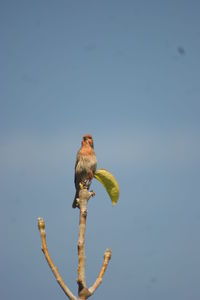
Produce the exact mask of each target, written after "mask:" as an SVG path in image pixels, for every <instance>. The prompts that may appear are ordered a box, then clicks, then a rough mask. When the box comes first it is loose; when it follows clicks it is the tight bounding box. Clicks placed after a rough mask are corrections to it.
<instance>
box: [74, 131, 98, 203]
mask: <svg viewBox="0 0 200 300" xmlns="http://www.w3.org/2000/svg"><path fill="white" fill-rule="evenodd" d="M96 168H97V160H96V155H95V152H94V144H93V139H92V136H91V135H89V134H86V135H84V136H83V139H82V142H81V148H80V149H79V151H78V153H77V156H76V164H75V177H74V183H75V187H76V195H75V198H74V202H73V204H72V207H73V208H76V206H77V202H76V199H77V198H78V197H79V191H80V185H79V184H80V183H81V182H83V181H89V182H91V180H92V178H93V175H94V172H95V171H96Z"/></svg>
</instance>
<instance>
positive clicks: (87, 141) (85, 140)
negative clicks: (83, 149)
mask: <svg viewBox="0 0 200 300" xmlns="http://www.w3.org/2000/svg"><path fill="white" fill-rule="evenodd" d="M86 144H88V145H90V147H92V148H94V142H93V139H92V136H91V135H90V134H85V135H84V136H83V139H82V145H86Z"/></svg>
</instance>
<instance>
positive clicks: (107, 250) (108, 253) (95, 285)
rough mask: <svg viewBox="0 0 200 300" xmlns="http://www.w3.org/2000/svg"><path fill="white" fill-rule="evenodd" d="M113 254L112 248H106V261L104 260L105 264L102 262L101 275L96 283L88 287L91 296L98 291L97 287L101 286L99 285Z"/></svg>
mask: <svg viewBox="0 0 200 300" xmlns="http://www.w3.org/2000/svg"><path fill="white" fill-rule="evenodd" d="M111 256H112V250H111V249H106V251H105V253H104V261H103V264H102V267H101V270H100V272H99V275H98V277H97V279H96V281H95V283H94V284H93V285H92V286H91V287H90V288H89V289H88V291H89V293H90V296H91V295H92V294H94V292H95V291H96V289H97V288H98V287H99V285H100V284H101V282H102V279H103V275H104V273H105V271H106V269H107V266H108V263H109V261H110V259H111Z"/></svg>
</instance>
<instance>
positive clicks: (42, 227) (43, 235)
mask: <svg viewBox="0 0 200 300" xmlns="http://www.w3.org/2000/svg"><path fill="white" fill-rule="evenodd" d="M38 229H39V231H40V236H41V241H42V251H43V253H44V255H45V258H46V260H47V263H48V265H49V267H50V268H51V270H52V272H53V274H54V276H55V278H56V280H57V282H58V284H59V285H60V287H61V288H62V290H63V291H64V293H65V295H66V296H67V297H68V298H69V299H70V300H77V298H76V297H75V296H74V295H73V293H72V292H71V291H70V289H69V288H68V287H67V285H66V284H65V283H64V281H63V279H62V277H61V275H60V273H59V271H58V269H57V267H56V266H55V265H54V263H53V261H52V259H51V257H50V255H49V251H48V248H47V242H46V232H45V222H44V219H43V218H38Z"/></svg>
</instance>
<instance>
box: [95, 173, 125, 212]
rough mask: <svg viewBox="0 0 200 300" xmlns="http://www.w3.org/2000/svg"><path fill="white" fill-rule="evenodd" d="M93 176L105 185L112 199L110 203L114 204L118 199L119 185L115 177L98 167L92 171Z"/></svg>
mask: <svg viewBox="0 0 200 300" xmlns="http://www.w3.org/2000/svg"><path fill="white" fill-rule="evenodd" d="M94 178H96V179H97V180H98V181H99V182H101V184H102V185H103V186H104V187H105V189H106V191H107V193H108V194H109V196H110V199H111V201H112V205H113V206H114V205H115V204H116V203H117V201H118V199H119V185H118V183H117V180H116V179H115V177H114V176H113V175H112V174H111V173H110V172H108V171H107V170H105V169H99V170H96V172H95V173H94Z"/></svg>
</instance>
